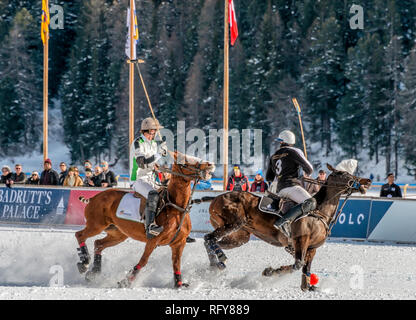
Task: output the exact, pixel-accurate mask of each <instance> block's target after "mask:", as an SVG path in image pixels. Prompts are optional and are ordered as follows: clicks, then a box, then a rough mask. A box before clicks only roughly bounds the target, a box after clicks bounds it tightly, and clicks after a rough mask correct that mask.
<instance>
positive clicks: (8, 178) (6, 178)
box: [0, 166, 13, 188]
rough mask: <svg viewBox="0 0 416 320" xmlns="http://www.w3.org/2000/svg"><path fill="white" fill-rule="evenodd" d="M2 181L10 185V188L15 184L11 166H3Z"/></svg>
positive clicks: (0, 181) (0, 180)
mask: <svg viewBox="0 0 416 320" xmlns="http://www.w3.org/2000/svg"><path fill="white" fill-rule="evenodd" d="M0 183H4V184H6V186H7V187H9V188H10V187H11V185H12V184H13V179H12V170H11V169H10V167H9V166H3V167H2V168H1V179H0Z"/></svg>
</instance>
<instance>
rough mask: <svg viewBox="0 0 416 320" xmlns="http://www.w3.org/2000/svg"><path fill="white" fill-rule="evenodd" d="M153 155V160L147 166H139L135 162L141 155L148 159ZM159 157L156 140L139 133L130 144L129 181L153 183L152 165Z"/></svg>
mask: <svg viewBox="0 0 416 320" xmlns="http://www.w3.org/2000/svg"><path fill="white" fill-rule="evenodd" d="M153 155H156V157H155V161H154V162H152V163H150V164H148V165H147V168H144V169H142V168H139V166H138V165H137V162H136V159H137V157H140V156H142V157H145V158H146V159H148V158H150V157H151V156H153ZM159 158H160V156H158V148H157V143H156V141H154V140H152V141H150V140H148V139H147V138H146V137H145V136H144V135H140V137H139V138H137V139H136V140H134V141H133V143H132V144H131V146H130V165H129V167H130V183H134V182H135V181H137V180H144V181H146V182H148V183H151V184H153V183H154V182H155V176H154V174H153V165H154V164H155V163H156V162H157V160H158V159H159Z"/></svg>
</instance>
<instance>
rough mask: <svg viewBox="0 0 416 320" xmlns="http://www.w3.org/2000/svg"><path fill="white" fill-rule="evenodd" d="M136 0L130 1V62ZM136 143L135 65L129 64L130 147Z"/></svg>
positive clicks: (132, 52) (132, 51) (132, 57)
mask: <svg viewBox="0 0 416 320" xmlns="http://www.w3.org/2000/svg"><path fill="white" fill-rule="evenodd" d="M133 9H134V0H130V60H133V59H135V57H134V56H133V54H134V48H133V45H134V39H133V36H134V11H133ZM133 141H134V64H133V63H129V146H131V144H132V143H133Z"/></svg>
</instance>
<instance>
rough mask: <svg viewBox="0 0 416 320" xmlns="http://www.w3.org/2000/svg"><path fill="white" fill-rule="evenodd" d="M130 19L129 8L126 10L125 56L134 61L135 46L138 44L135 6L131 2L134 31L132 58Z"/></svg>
mask: <svg viewBox="0 0 416 320" xmlns="http://www.w3.org/2000/svg"><path fill="white" fill-rule="evenodd" d="M130 19H131V11H130V8H128V9H127V27H128V32H127V39H126V55H127V56H128V57H129V58H130V59H131V60H135V59H136V45H137V43H138V42H139V26H138V24H137V16H136V4H135V1H133V20H134V30H133V39H134V47H133V57H130V34H131V30H130Z"/></svg>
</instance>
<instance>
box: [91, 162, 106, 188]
mask: <svg viewBox="0 0 416 320" xmlns="http://www.w3.org/2000/svg"><path fill="white" fill-rule="evenodd" d="M91 180H92V182H93V185H92V184H91V182H89V185H90V186H91V187H101V182H102V181H103V180H105V179H104V174H103V170H102V169H101V167H100V166H95V168H94V175H93V176H92V178H91Z"/></svg>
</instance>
